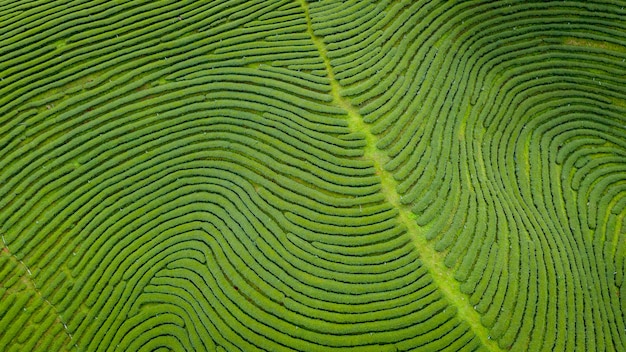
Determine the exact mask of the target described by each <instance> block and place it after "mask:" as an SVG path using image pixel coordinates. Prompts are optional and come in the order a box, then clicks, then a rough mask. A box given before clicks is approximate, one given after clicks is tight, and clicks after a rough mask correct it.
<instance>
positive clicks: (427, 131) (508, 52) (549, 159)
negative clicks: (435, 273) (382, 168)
mask: <svg viewBox="0 0 626 352" xmlns="http://www.w3.org/2000/svg"><path fill="white" fill-rule="evenodd" d="M317 9H318V11H314V16H313V20H314V24H313V26H314V29H315V33H316V34H317V35H319V36H324V41H325V42H326V43H327V46H328V48H329V53H328V56H329V58H330V59H331V63H332V65H333V67H334V69H335V77H337V78H338V79H339V82H340V84H341V85H342V87H343V88H344V89H343V91H342V92H343V94H344V96H345V97H346V98H349V99H350V101H351V102H352V104H354V105H355V106H357V107H358V108H359V112H360V114H361V115H362V116H363V118H364V120H365V121H366V122H368V123H371V129H372V132H373V133H375V134H376V135H377V136H378V137H379V142H378V147H380V148H382V149H384V150H385V151H387V153H388V155H389V156H390V158H391V159H390V161H389V162H388V163H387V165H386V168H387V170H388V171H389V172H391V173H393V176H394V178H395V179H396V180H397V181H398V186H397V191H398V193H400V194H401V196H402V198H401V199H402V202H403V203H404V204H406V206H407V207H410V208H411V210H412V211H413V212H414V213H415V215H416V216H417V218H416V221H417V222H418V224H419V225H421V226H424V227H425V228H426V229H427V231H428V234H427V236H428V237H429V238H431V240H432V244H433V246H434V248H435V249H436V250H438V251H441V252H443V253H445V254H446V260H445V264H446V265H447V266H448V267H449V268H451V269H452V270H453V271H454V276H455V278H456V279H457V280H459V281H461V282H462V284H461V290H462V291H463V292H465V293H467V294H468V295H469V302H470V304H472V305H473V307H474V308H475V309H476V310H477V311H478V312H479V313H480V314H481V315H482V320H481V321H482V324H483V325H484V326H486V327H488V328H489V329H490V336H489V337H490V338H492V339H495V340H497V341H498V344H499V346H500V347H501V348H504V349H509V348H510V349H512V350H520V351H521V350H533V351H539V350H546V351H549V350H568V351H573V350H589V351H591V350H605V349H606V350H614V349H615V350H619V349H620V348H622V346H624V345H625V343H626V341H624V336H625V335H624V331H625V330H624V329H625V327H626V322H625V321H626V319H625V313H626V310H625V308H626V306H625V304H626V303H625V302H626V301H624V296H623V293H622V292H623V290H622V288H623V286H622V285H623V278H622V277H623V273H624V262H623V257H624V243H625V241H624V236H623V234H624V231H623V228H624V227H623V223H624V214H625V213H624V204H626V200H625V199H624V196H625V195H626V193H625V192H624V190H625V189H624V186H625V185H626V172H625V171H626V158H625V156H626V148H625V146H626V144H625V141H626V139H625V138H624V137H626V127H625V126H626V124H625V123H624V122H625V117H626V114H625V112H626V110H625V108H626V104H624V102H625V101H626V91H624V89H623V87H624V83H626V82H625V81H624V78H625V77H624V74H623V73H624V72H626V71H625V69H626V64H625V63H624V58H626V38H625V37H624V35H623V33H624V25H623V23H622V22H621V21H620V18H621V16H623V15H624V10H623V8H621V5H619V4H617V3H613V2H593V3H589V2H584V3H583V2H580V3H566V4H564V3H557V2H533V3H529V2H515V1H510V2H507V3H506V4H505V3H493V2H482V3H478V2H466V3H461V4H455V3H449V2H412V1H401V2H394V3H385V2H382V3H377V4H368V3H364V2H353V3H351V5H350V6H343V7H337V8H333V7H332V5H321V6H319V7H317ZM348 14H354V15H352V16H353V17H354V18H353V19H354V20H351V21H349V22H343V21H342V18H344V16H348ZM357 18H358V19H360V20H356V19H357Z"/></svg>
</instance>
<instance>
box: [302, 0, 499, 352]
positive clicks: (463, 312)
mask: <svg viewBox="0 0 626 352" xmlns="http://www.w3.org/2000/svg"><path fill="white" fill-rule="evenodd" d="M298 1H299V2H300V5H301V6H302V8H303V10H304V14H305V16H306V22H307V32H308V33H309V35H310V36H311V39H312V41H313V43H314V44H315V46H316V47H317V50H318V51H319V54H320V56H321V58H322V60H323V61H324V65H325V66H326V72H327V75H328V79H329V81H330V86H331V92H330V94H331V95H332V98H333V103H334V104H336V105H337V106H339V107H341V108H343V109H344V110H345V111H346V112H347V115H348V124H349V128H350V130H351V131H352V132H361V133H362V134H363V135H364V136H365V140H366V146H365V150H364V155H363V157H364V158H365V159H368V160H370V161H372V162H373V164H374V167H375V169H376V173H377V175H378V176H379V177H380V179H381V187H382V192H383V194H384V195H385V200H386V201H387V202H389V203H390V204H391V205H393V206H394V207H395V208H396V209H398V220H399V222H400V223H402V224H404V225H405V226H406V228H407V233H408V234H409V236H410V237H411V240H412V242H413V243H414V244H415V247H416V248H417V250H418V252H419V253H420V260H421V262H422V263H423V264H424V266H425V267H426V268H427V269H428V272H429V273H430V275H431V277H432V279H433V281H434V283H435V285H436V286H437V287H439V289H440V290H441V292H442V293H443V295H444V296H445V297H446V299H447V301H448V302H449V303H451V304H452V305H454V306H455V307H456V308H457V313H458V316H459V318H460V319H461V320H463V321H465V322H466V323H467V324H468V325H469V326H470V328H471V329H472V331H473V332H474V333H475V334H476V336H478V338H480V340H481V342H482V343H483V346H484V347H486V348H487V349H488V350H490V351H501V349H500V348H499V347H498V345H497V343H496V342H495V341H494V340H491V338H490V336H489V329H487V328H486V327H485V326H483V325H482V323H481V322H480V314H478V312H477V311H476V310H474V309H473V307H472V306H471V304H470V303H469V301H468V297H467V296H466V295H465V294H463V293H462V292H461V290H460V284H459V282H458V281H456V280H455V279H454V277H453V273H452V271H451V269H449V268H447V267H446V266H445V264H444V255H443V254H442V253H439V252H437V251H436V250H434V249H433V247H432V246H431V245H430V244H429V243H428V240H426V238H425V237H424V230H423V229H422V228H420V227H419V226H418V225H417V223H416V222H415V220H414V218H415V216H414V214H413V213H412V212H411V209H410V207H409V206H408V205H404V204H402V203H401V202H400V196H399V194H398V192H396V187H397V182H396V180H395V179H394V178H393V175H392V173H391V172H389V171H386V170H385V169H384V165H385V164H386V163H387V161H388V160H389V157H388V156H387V154H386V153H385V152H383V151H381V150H379V149H378V148H377V147H376V144H377V142H378V139H379V138H378V137H377V136H375V135H374V134H373V133H372V132H371V130H370V127H369V125H367V124H366V123H365V122H364V121H363V117H362V116H361V115H360V114H359V111H358V109H357V108H355V107H354V106H353V105H352V104H351V103H350V101H349V100H347V99H345V98H344V97H343V96H342V95H341V85H340V84H339V82H338V81H337V80H336V79H335V75H334V72H333V69H332V66H331V64H330V59H329V58H328V55H327V52H328V51H327V49H326V45H325V44H324V41H323V40H322V38H320V37H318V36H316V35H315V33H314V32H313V27H312V25H311V16H310V13H309V6H308V3H307V2H306V0H298Z"/></svg>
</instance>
